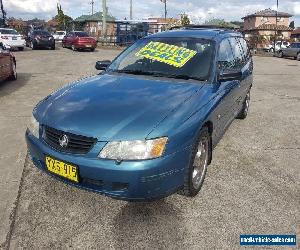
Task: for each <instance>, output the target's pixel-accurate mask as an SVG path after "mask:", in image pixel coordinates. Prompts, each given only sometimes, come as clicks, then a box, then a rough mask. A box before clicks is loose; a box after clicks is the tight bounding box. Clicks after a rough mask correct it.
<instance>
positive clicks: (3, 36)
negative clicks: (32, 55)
mask: <svg viewBox="0 0 300 250" xmlns="http://www.w3.org/2000/svg"><path fill="white" fill-rule="evenodd" d="M0 45H1V46H2V48H3V49H8V50H10V49H19V50H24V47H25V45H26V42H25V39H24V37H23V36H22V35H20V34H19V33H18V32H17V31H16V30H14V29H6V28H0Z"/></svg>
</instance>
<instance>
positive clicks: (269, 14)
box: [242, 9, 293, 19]
mask: <svg viewBox="0 0 300 250" xmlns="http://www.w3.org/2000/svg"><path fill="white" fill-rule="evenodd" d="M260 16H263V17H265V16H266V17H276V11H275V10H271V9H265V10H261V11H257V12H255V13H254V14H250V15H247V16H245V17H243V18H242V19H245V18H248V17H260ZM277 16H278V17H292V16H293V15H291V14H289V13H285V12H278V13H277Z"/></svg>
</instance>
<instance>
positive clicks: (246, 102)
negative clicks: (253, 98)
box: [245, 92, 250, 114]
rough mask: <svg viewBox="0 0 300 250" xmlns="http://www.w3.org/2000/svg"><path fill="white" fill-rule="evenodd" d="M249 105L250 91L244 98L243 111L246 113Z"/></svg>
mask: <svg viewBox="0 0 300 250" xmlns="http://www.w3.org/2000/svg"><path fill="white" fill-rule="evenodd" d="M249 107H250V92H249V93H248V94H247V95H246V100H245V113H246V114H248V111H249Z"/></svg>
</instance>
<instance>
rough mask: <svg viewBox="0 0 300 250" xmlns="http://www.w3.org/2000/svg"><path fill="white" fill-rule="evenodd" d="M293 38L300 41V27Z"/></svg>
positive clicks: (293, 33)
mask: <svg viewBox="0 0 300 250" xmlns="http://www.w3.org/2000/svg"><path fill="white" fill-rule="evenodd" d="M291 38H293V39H295V40H298V41H300V27H298V28H296V29H295V30H294V31H292V35H291Z"/></svg>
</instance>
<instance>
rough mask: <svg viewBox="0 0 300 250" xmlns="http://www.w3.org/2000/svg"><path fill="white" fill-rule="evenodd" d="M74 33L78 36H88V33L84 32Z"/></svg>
mask: <svg viewBox="0 0 300 250" xmlns="http://www.w3.org/2000/svg"><path fill="white" fill-rule="evenodd" d="M75 35H76V36H78V37H88V36H89V35H88V33H86V32H75Z"/></svg>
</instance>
